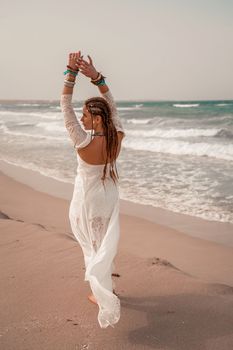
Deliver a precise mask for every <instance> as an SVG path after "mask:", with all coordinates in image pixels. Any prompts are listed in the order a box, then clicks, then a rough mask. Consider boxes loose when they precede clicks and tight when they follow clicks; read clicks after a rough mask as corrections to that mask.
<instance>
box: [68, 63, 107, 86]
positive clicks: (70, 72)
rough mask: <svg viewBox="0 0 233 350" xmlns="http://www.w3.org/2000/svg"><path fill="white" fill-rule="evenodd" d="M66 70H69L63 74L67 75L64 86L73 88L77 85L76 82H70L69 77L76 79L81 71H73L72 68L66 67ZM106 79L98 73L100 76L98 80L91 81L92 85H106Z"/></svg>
mask: <svg viewBox="0 0 233 350" xmlns="http://www.w3.org/2000/svg"><path fill="white" fill-rule="evenodd" d="M66 68H67V70H66V71H65V72H64V73H63V74H64V75H67V76H66V79H65V80H64V85H65V86H66V87H69V88H73V87H74V85H75V84H76V83H75V79H74V80H69V79H68V77H69V76H70V75H71V76H73V77H74V78H76V77H77V75H78V72H79V69H76V70H75V69H73V68H72V67H70V66H66ZM105 78H106V77H104V76H103V75H102V74H101V73H98V76H97V78H96V79H91V83H92V84H94V85H97V86H100V85H102V86H103V85H106V83H105Z"/></svg>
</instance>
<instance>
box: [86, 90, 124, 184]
mask: <svg viewBox="0 0 233 350" xmlns="http://www.w3.org/2000/svg"><path fill="white" fill-rule="evenodd" d="M85 105H86V107H87V109H88V111H89V112H90V113H91V114H92V115H100V116H101V117H102V125H103V129H104V134H105V136H106V155H107V157H106V161H105V165H104V169H103V176H102V180H103V181H104V180H105V178H106V173H107V166H108V163H109V165H110V169H109V173H110V176H111V178H112V179H113V181H114V182H115V183H116V181H117V180H118V178H119V176H118V172H117V168H116V157H117V149H118V136H117V130H116V128H115V125H114V124H113V121H112V118H111V110H110V108H109V105H108V103H107V102H106V100H105V99H104V98H102V97H93V98H90V99H88V100H87V101H85Z"/></svg>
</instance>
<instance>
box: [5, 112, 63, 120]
mask: <svg viewBox="0 0 233 350" xmlns="http://www.w3.org/2000/svg"><path fill="white" fill-rule="evenodd" d="M5 116H6V117H7V116H12V117H17V116H18V117H20V116H23V117H31V118H34V117H35V118H42V119H62V118H63V116H62V114H61V113H52V112H45V113H34V112H14V111H0V117H5Z"/></svg>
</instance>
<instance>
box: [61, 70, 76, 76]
mask: <svg viewBox="0 0 233 350" xmlns="http://www.w3.org/2000/svg"><path fill="white" fill-rule="evenodd" d="M67 73H70V74H71V75H73V76H74V77H76V76H77V75H78V72H74V71H72V70H70V69H67V70H66V71H65V72H64V73H63V74H64V75H65V74H67Z"/></svg>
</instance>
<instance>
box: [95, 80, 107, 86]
mask: <svg viewBox="0 0 233 350" xmlns="http://www.w3.org/2000/svg"><path fill="white" fill-rule="evenodd" d="M95 85H97V86H99V85H101V86H103V85H106V83H105V80H104V79H101V80H100V81H99V82H97V83H95Z"/></svg>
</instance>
